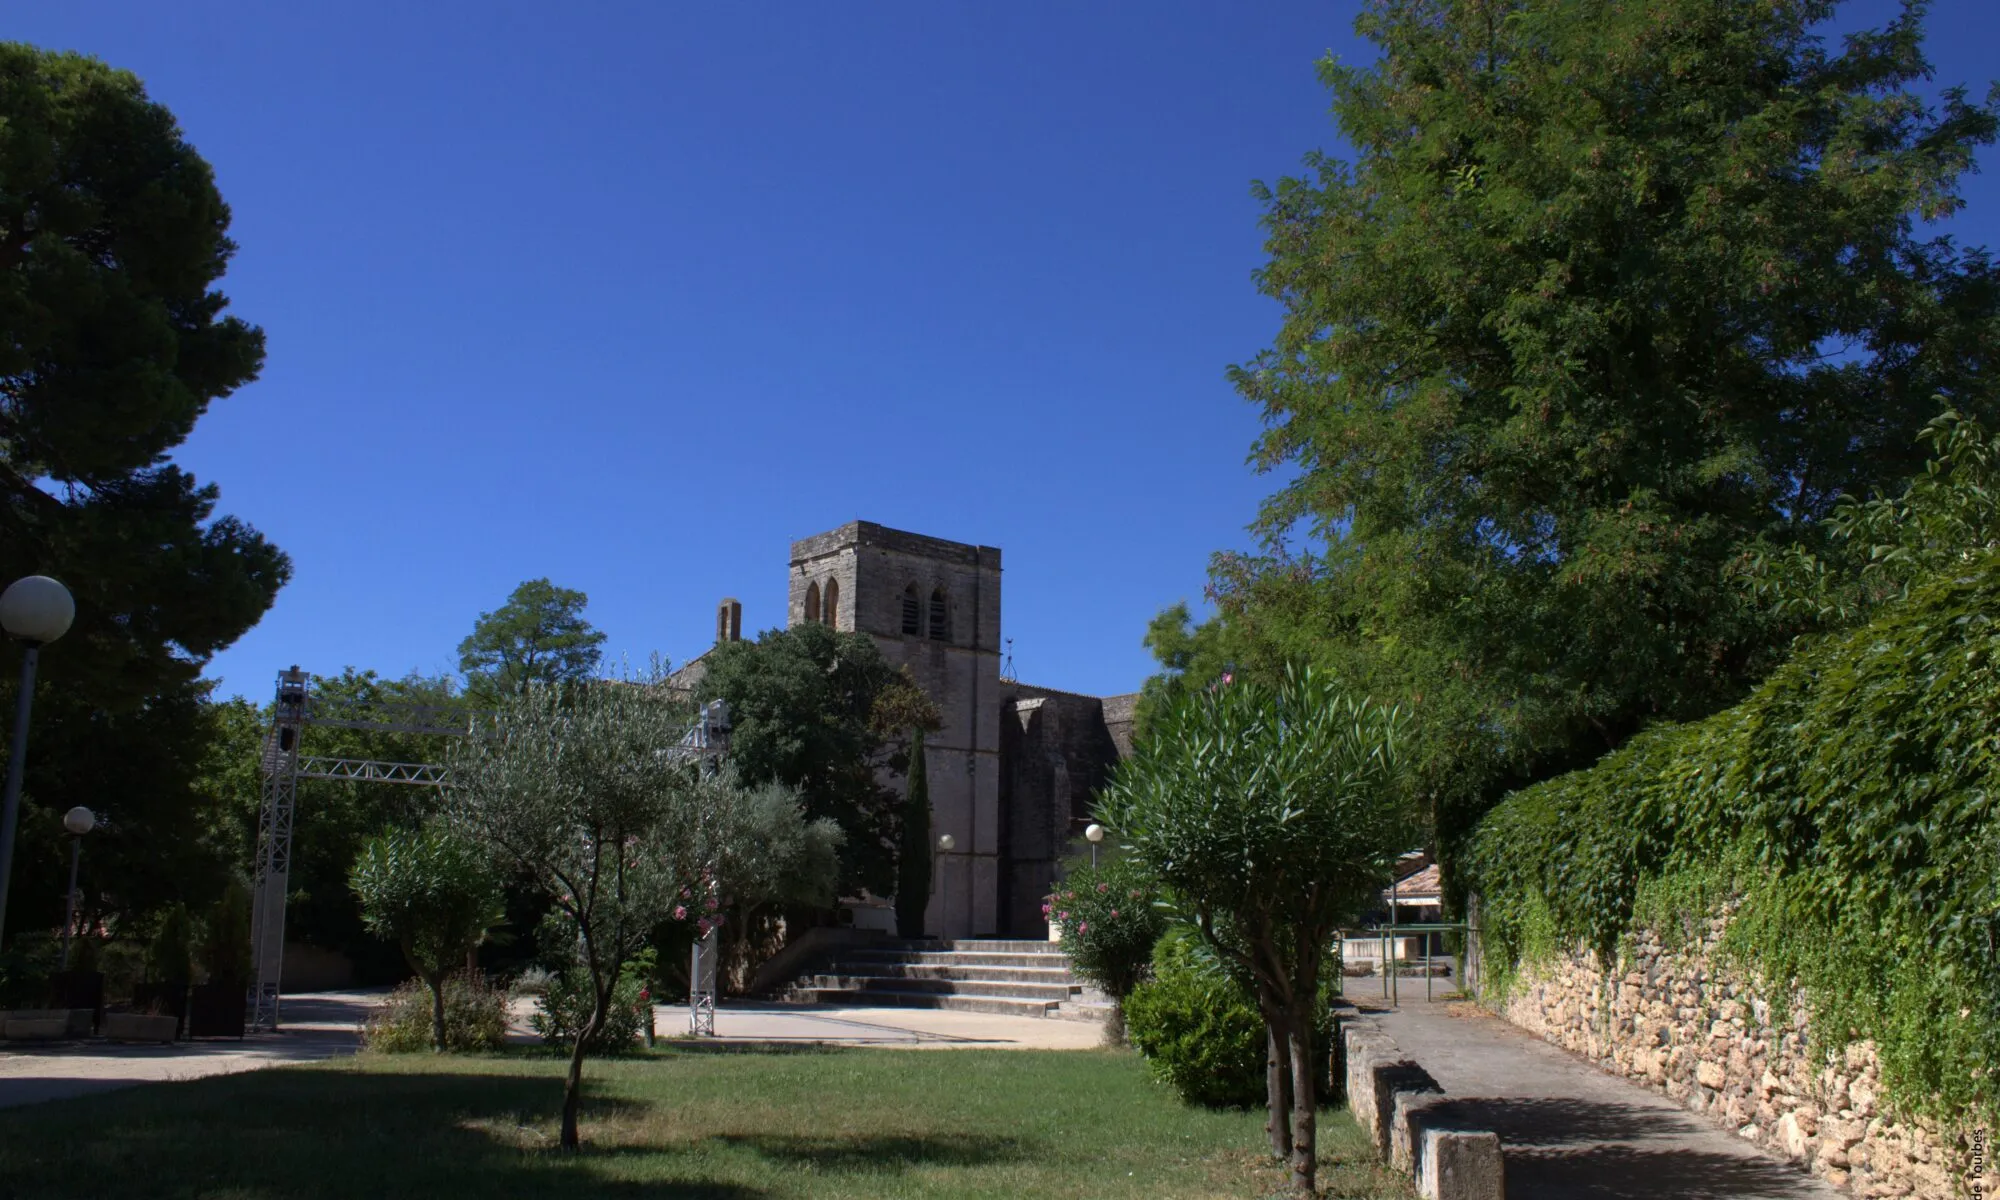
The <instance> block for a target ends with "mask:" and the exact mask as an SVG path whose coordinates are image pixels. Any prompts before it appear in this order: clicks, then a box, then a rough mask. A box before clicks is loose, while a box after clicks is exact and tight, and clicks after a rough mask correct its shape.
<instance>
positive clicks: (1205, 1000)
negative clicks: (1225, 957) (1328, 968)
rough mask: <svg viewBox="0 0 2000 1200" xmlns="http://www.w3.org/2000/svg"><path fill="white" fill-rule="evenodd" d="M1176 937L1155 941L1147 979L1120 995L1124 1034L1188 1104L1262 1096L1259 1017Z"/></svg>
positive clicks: (1239, 1102) (1252, 1102) (1257, 1100)
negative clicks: (1122, 997) (1156, 945)
mask: <svg viewBox="0 0 2000 1200" xmlns="http://www.w3.org/2000/svg"><path fill="white" fill-rule="evenodd" d="M1191 949H1192V948H1191V947H1190V946H1189V944H1188V941H1187V939H1186V938H1185V937H1183V936H1178V935H1175V936H1169V937H1168V938H1166V939H1165V940H1164V941H1162V942H1161V943H1160V947H1159V950H1158V952H1157V953H1156V954H1155V956H1154V960H1153V978H1152V979H1151V980H1150V981H1148V982H1146V983H1142V984H1140V985H1139V986H1138V987H1137V988H1135V989H1134V990H1133V992H1132V994H1131V996H1130V997H1128V998H1127V999H1126V1001H1125V1035H1126V1037H1128V1038H1130V1039H1131V1042H1132V1045H1133V1047H1134V1048H1136V1049H1137V1050H1138V1051H1139V1053H1141V1054H1143V1055H1145V1056H1146V1063H1147V1065H1148V1066H1149V1067H1150V1068H1151V1069H1152V1072H1153V1077H1154V1078H1155V1079H1157V1080H1159V1081H1160V1082H1161V1083H1164V1084H1166V1085H1167V1086H1168V1087H1171V1088H1173V1089H1174V1091H1175V1092H1176V1093H1178V1094H1179V1095H1180V1098H1181V1099H1183V1100H1185V1101H1187V1102H1188V1103H1189V1104H1201V1105H1207V1106H1209V1107H1211V1108H1228V1107H1232V1106H1234V1107H1241V1108H1248V1107H1254V1106H1258V1105H1262V1104H1263V1103H1264V1102H1265V1098H1266V1097H1265V1080H1264V1073H1265V1064H1266V1060H1267V1057H1268V1049H1267V1046H1266V1039H1265V1034H1264V1018H1263V1017H1262V1016H1260V1015H1258V1012H1257V1006H1256V1005H1254V1004H1252V1003H1251V1002H1250V998H1249V997H1248V996H1246V995H1244V994H1243V989H1242V988H1240V987H1238V986H1237V985H1236V984H1235V983H1234V982H1232V981H1231V980H1230V979H1229V977H1228V976H1226V975H1224V974H1222V972H1220V971H1218V970H1216V969H1214V966H1213V964H1203V963H1200V962H1198V961H1196V959H1195V957H1194V955H1193V954H1192V952H1191Z"/></svg>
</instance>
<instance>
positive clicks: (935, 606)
mask: <svg viewBox="0 0 2000 1200" xmlns="http://www.w3.org/2000/svg"><path fill="white" fill-rule="evenodd" d="M931 640H932V641H934V642H948V641H950V640H951V605H950V604H949V603H947V602H946V600H945V598H944V589H943V588H941V587H938V588H932V589H931Z"/></svg>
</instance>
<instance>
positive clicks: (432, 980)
mask: <svg viewBox="0 0 2000 1200" xmlns="http://www.w3.org/2000/svg"><path fill="white" fill-rule="evenodd" d="M424 982H425V983H427V984H429V985H430V989H431V1053H432V1054H443V1053H444V976H443V975H442V974H438V975H426V976H425V977H424Z"/></svg>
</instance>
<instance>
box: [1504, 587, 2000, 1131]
mask: <svg viewBox="0 0 2000 1200" xmlns="http://www.w3.org/2000/svg"><path fill="white" fill-rule="evenodd" d="M1996 616H2000V552H1993V551H1986V550H1981V551H1976V552H1970V553H1968V554H1966V555H1965V556H1964V557H1963V559H1962V560H1961V561H1960V562H1959V563H1958V564H1957V566H1956V568H1955V569H1953V570H1951V571H1950V572H1949V573H1947V574H1946V575H1945V576H1944V577H1942V578H1938V579H1934V580H1933V581H1932V582H1930V583H1928V584H1924V585H1922V586H1919V587H1917V588H1915V589H1914V590H1913V591H1912V592H1911V594H1910V596H1909V598H1908V599H1907V600H1905V601H1902V602H1901V603H1898V604H1895V605H1893V606H1891V607H1888V608H1885V609H1884V610H1882V611H1881V612H1880V613H1879V614H1878V615H1877V616H1876V617H1875V619H1874V620H1873V621H1872V623H1870V624H1868V625H1867V626H1865V627H1862V628H1860V629H1856V630H1852V631H1850V632H1846V633H1841V634H1836V635H1831V636H1829V637H1827V638H1825V639H1824V640H1822V641H1820V642H1818V643H1816V644H1814V645H1812V646H1810V647H1808V648H1807V649H1805V650H1804V651H1803V652H1801V653H1800V654H1799V655H1798V656H1797V657H1796V658H1794V659H1793V661H1791V662H1790V663H1788V664H1787V665H1786V666H1784V667H1783V668H1781V669H1780V670H1779V671H1777V672H1776V673H1775V674H1774V675H1773V676H1772V677H1771V678H1770V679H1769V680H1768V681H1766V683H1765V684H1764V685H1763V686H1762V687H1760V688H1759V689H1758V690H1757V692H1756V693H1754V694H1753V695H1752V696H1751V698H1750V699H1749V700H1747V701H1745V702H1744V703H1742V704H1740V705H1738V706H1737V707H1735V708H1732V709H1729V710H1727V711H1725V712H1722V713H1720V714H1718V715H1716V716H1714V717H1712V718H1710V719H1708V720H1706V721H1702V722H1699V723H1696V724H1691V725H1684V726H1673V727H1665V728H1661V729H1657V730H1654V731H1651V732H1648V733H1646V734H1643V735H1641V736H1640V737H1638V738H1635V739H1634V740H1633V741H1632V743H1631V744H1630V745H1628V746H1627V747H1626V748H1625V749H1623V750H1621V751H1620V752H1618V753H1616V754H1613V755H1611V756H1609V757H1607V758H1606V759H1604V761H1603V762H1601V763H1600V764H1599V765H1597V766H1596V767H1593V768H1591V769H1589V770H1585V771H1579V772H1575V773H1572V774H1569V775H1565V776H1562V777H1560V778H1557V779H1553V780H1550V781H1548V782H1546V783H1543V784H1540V785H1537V786H1535V787H1532V788H1528V789H1526V790H1523V791H1521V792H1518V793H1516V794H1515V795H1514V796H1512V797H1510V798H1509V799H1508V800H1507V801H1505V802H1504V803H1502V804H1501V805H1500V806H1499V807H1497V808H1496V809H1495V810H1494V811H1493V812H1492V813H1491V814H1489V815H1488V816H1487V817H1486V819H1485V820H1484V821H1483V822H1482V823H1481V825H1480V826H1479V828H1478V830H1477V832H1476V834H1475V835H1474V838H1473V839H1472V844H1471V846H1470V852H1469V854H1468V856H1467V859H1466V872H1467V877H1468V878H1467V880H1466V882H1467V883H1468V885H1469V888H1470V890H1471V891H1473V892H1475V893H1477V894H1478V895H1479V897H1480V902H1481V921H1482V925H1483V929H1484V938H1485V945H1486V950H1487V955H1488V967H1489V970H1490V972H1491V978H1493V979H1494V980H1495V982H1496V983H1497V985H1498V986H1499V987H1500V989H1501V990H1502V991H1503V992H1504V990H1505V988H1506V987H1507V986H1508V984H1509V982H1510V979H1511V976H1512V975H1513V974H1514V973H1515V972H1517V971H1518V970H1519V969H1520V968H1521V967H1522V966H1524V965H1527V964H1530V963H1533V962H1534V961H1535V960H1537V959H1539V958H1543V957H1546V956H1547V955H1549V954H1552V953H1555V952H1556V951H1557V950H1559V949H1560V948H1561V947H1563V946H1566V945H1573V944H1575V943H1576V942H1577V941H1578V940H1579V939H1580V940H1583V941H1586V942H1587V943H1589V944H1590V945H1592V946H1594V947H1595V948H1596V949H1597V950H1598V951H1599V952H1600V953H1602V954H1604V955H1606V956H1607V957H1613V956H1615V955H1616V954H1617V951H1618V948H1619V943H1620V942H1621V940H1622V939H1624V938H1625V937H1627V936H1628V935H1629V934H1630V933H1631V932H1632V931H1633V930H1634V929H1635V928H1637V927H1639V926H1641V925H1645V926H1650V927H1654V928H1660V929H1663V930H1664V931H1665V932H1666V933H1668V934H1669V935H1670V936H1671V935H1672V934H1673V933H1674V931H1675V930H1676V929H1677V928H1681V927H1683V926H1684V924H1685V923H1686V922H1688V921H1691V920H1693V919H1696V918H1705V917H1707V916H1708V915H1710V914H1711V913H1712V912H1714V911H1716V910H1717V909H1718V908H1719V907H1720V906H1721V905H1722V904H1724V903H1725V902H1733V903H1736V904H1737V907H1736V909H1735V912H1734V915H1733V917H1732V919H1731V922H1730V925H1729V929H1728V933H1727V934H1726V935H1725V938H1724V942H1723V948H1724V951H1725V952H1726V953H1727V954H1728V955H1729V956H1731V957H1732V958H1733V959H1734V960H1735V961H1736V962H1737V963H1738V964H1740V965H1741V966H1742V967H1743V968H1745V969H1747V970H1748V971H1750V972H1751V973H1752V975H1753V976H1754V977H1756V978H1757V979H1758V980H1759V981H1760V982H1761V984H1762V986H1763V990H1764V991H1765V992H1766V994H1767V995H1768V996H1769V997H1770V998H1771V999H1772V1000H1773V1001H1774V1002H1776V1003H1779V1004H1781V1005H1782V1004H1783V1003H1784V1002H1785V1000H1786V997H1787V996H1788V995H1789V994H1790V990H1791V988H1790V985H1791V984H1793V983H1794V982H1795V983H1796V985H1797V986H1798V987H1799V988H1800V989H1801V990H1802V991H1803V994H1804V997H1805V1002H1806V1004H1807V1006H1808V1008H1809V1010H1810V1016H1811V1027H1812V1029H1813V1031H1814V1033H1815V1036H1816V1037H1818V1038H1819V1039H1821V1041H1820V1045H1821V1047H1822V1048H1824V1049H1827V1050H1833V1049H1837V1048H1838V1047H1839V1046H1840V1045H1842V1044H1843V1043H1845V1042H1846V1041H1848V1040H1850V1039H1851V1038H1868V1039H1873V1040H1874V1041H1875V1042H1876V1044H1877V1046H1878V1049H1879V1051H1880V1054H1881V1057H1882V1067H1883V1079H1884V1082H1885V1084H1886V1086H1887V1090H1888V1094H1889V1097H1890V1099H1891V1100H1892V1102H1894V1103H1896V1104H1897V1105H1899V1106H1900V1107H1902V1108H1904V1109H1905V1110H1909V1111H1917V1112H1926V1113H1930V1114H1932V1115H1935V1116H1940V1117H1946V1118H1950V1117H1954V1116H1961V1115H1964V1114H1966V1113H1967V1112H1969V1111H1981V1112H1985V1113H1988V1114H1992V1113H1994V1112H1995V1110H1996V1107H2000V1106H1996V1092H1995V1088H1994V1082H1993V1069H1992V1068H1993V1064H1994V1063H2000V953H1996V942H2000V928H1996V927H1997V926H2000V807H1996V803H1997V802H2000V623H1997V622H1996ZM1850 1031H1851V1032H1850Z"/></svg>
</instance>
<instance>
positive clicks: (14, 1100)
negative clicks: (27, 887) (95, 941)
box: [0, 991, 1104, 1108]
mask: <svg viewBox="0 0 2000 1200" xmlns="http://www.w3.org/2000/svg"><path fill="white" fill-rule="evenodd" d="M383 995H384V993H383V992H379V991H353V992H317V993H312V994H309V995H299V996H287V997H285V1001H284V1010H283V1011H284V1028H283V1029H281V1030H279V1031H278V1032H277V1033H265V1034H252V1035H250V1036H248V1037H246V1038H244V1039H243V1040H242V1041H236V1040H235V1039H217V1040H212V1041H200V1042H178V1043H175V1044H173V1045H170V1046H159V1045H142V1044H113V1043H106V1042H67V1043H58V1044H55V1045H51V1046H48V1047H46V1048H37V1049H35V1050H32V1051H25V1050H10V1049H0V1108H7V1107H11V1106H13V1105H18V1104H34V1103H37V1102H39V1101H43V1100H59V1099H62V1098H64V1097H68V1096H82V1095H87V1094H89V1093H92V1092H104V1091H110V1090H111V1089H113V1088H121V1087H130V1086H132V1085H133V1084H139V1083H168V1082H172V1081H174V1080H178V1079H199V1078H201V1077H203V1076H206V1075H227V1074H230V1073H232V1072H236V1071H255V1070H258V1069H260V1068H262V1067H274V1066H284V1065H286V1064H288V1063H301V1062H314V1061H318V1060H320V1059H327V1058H334V1057H337V1056H339V1055H343V1054H352V1053H354V1052H355V1050H357V1049H358V1048H359V1047H360V1042H361V1038H360V1028H361V1024H362V1022H363V1021H364V1020H366V1019H367V1016H368V1012H369V1010H370V1009H371V1008H373V1007H374V1006H375V1005H376V1004H378V1003H380V1002H381V1000H382V997H383ZM533 1011H534V1001H532V1000H517V1001H515V1002H514V1005H513V1008H512V1011H511V1013H510V1018H511V1019H510V1022H509V1024H510V1028H509V1030H508V1040H510V1041H513V1042H519V1043H532V1042H534V1041H536V1040H538V1039H537V1038H536V1037H535V1035H534V1034H533V1033H532V1032H531V1031H530V1030H529V1028H528V1023H527V1019H528V1016H529V1014H530V1013H532V1012H533ZM687 1021H688V1012H687V1009H686V1008H683V1007H671V1008H665V1007H663V1008H660V1009H658V1010H657V1011H656V1014H655V1024H654V1029H655V1033H656V1035H657V1036H658V1037H661V1038H671V1037H674V1036H675V1035H678V1034H685V1033H686V1031H687V1027H688V1026H687ZM1103 1030H1104V1027H1103V1026H1101V1025H1099V1024H1097V1023H1095V1022H1092V1021H1065V1020H1056V1019H1051V1018H1037V1017H1013V1016H996V1015H993V1014H989V1013H969V1012H947V1011H942V1010H933V1009H922V1008H834V1007H826V1006H818V1005H794V1004H756V1003H743V1004H724V1005H722V1006H721V1007H719V1008H718V1009H717V1010H716V1013H715V1032H716V1036H715V1038H714V1039H712V1040H713V1041H715V1042H717V1043H728V1044H736V1045H760V1044H771V1045H777V1044H794V1045H795V1044H800V1043H808V1042H813V1043H820V1044H823V1045H836V1046H887V1047H900V1048H906V1049H919V1050H949V1049H953V1048H960V1047H966V1048H979V1049H989V1050H991V1049H1020V1050H1082V1049H1088V1048H1089V1047H1092V1046H1096V1045H1098V1044H1099V1042H1100V1041H1101V1040H1102V1038H1103ZM704 1040H709V1039H704Z"/></svg>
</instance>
